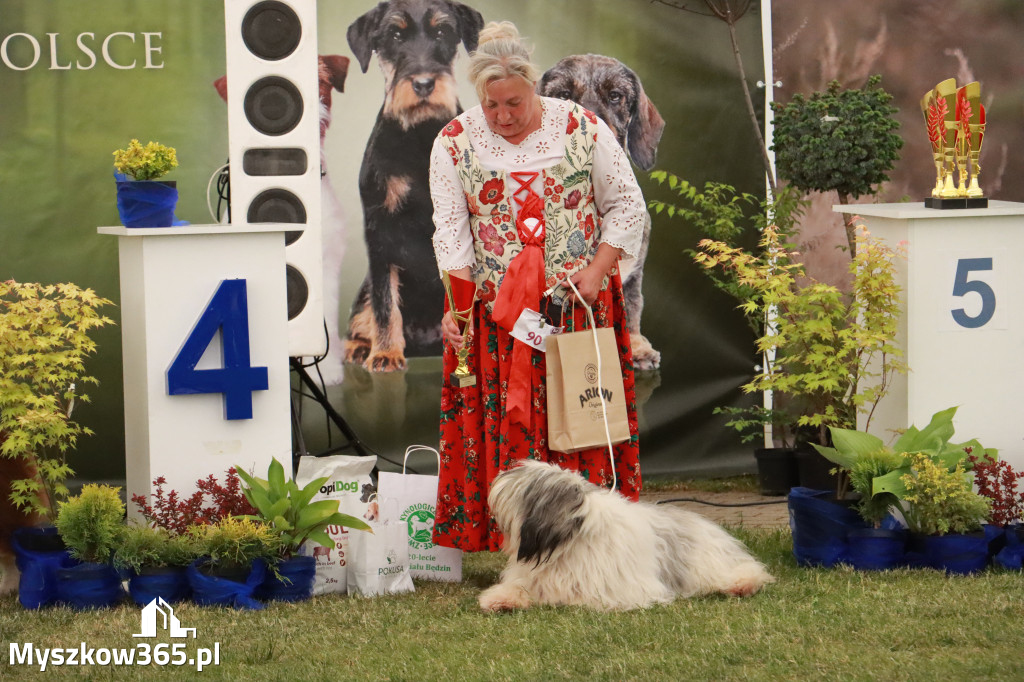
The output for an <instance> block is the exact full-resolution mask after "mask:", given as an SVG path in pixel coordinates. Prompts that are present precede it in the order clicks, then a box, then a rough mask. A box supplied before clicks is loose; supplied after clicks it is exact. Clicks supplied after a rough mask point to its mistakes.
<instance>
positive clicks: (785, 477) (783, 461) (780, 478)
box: [754, 448, 800, 495]
mask: <svg viewBox="0 0 1024 682" xmlns="http://www.w3.org/2000/svg"><path fill="white" fill-rule="evenodd" d="M754 459H756V460H757V483H758V485H759V486H760V489H761V494H762V495H788V494H789V489H790V488H794V487H796V486H798V485H800V475H799V472H798V470H797V464H796V451H795V450H794V449H793V448H758V449H757V450H754Z"/></svg>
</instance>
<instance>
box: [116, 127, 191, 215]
mask: <svg viewBox="0 0 1024 682" xmlns="http://www.w3.org/2000/svg"><path fill="white" fill-rule="evenodd" d="M177 166H178V157H177V153H176V151H175V149H174V147H165V146H164V145H162V144H160V143H158V142H148V143H147V144H146V145H145V146H143V145H141V144H139V141H138V140H135V139H133V140H132V141H131V142H130V143H129V144H128V146H127V147H126V148H124V149H118V150H116V151H115V152H114V169H115V172H114V178H115V180H116V182H117V210H118V213H119V214H120V216H121V223H122V224H123V225H124V226H125V227H168V226H171V225H173V224H174V223H175V219H174V208H175V206H176V205H177V203H178V188H177V183H176V182H175V181H173V180H159V178H162V177H163V176H164V175H166V174H167V173H169V172H170V171H171V170H173V169H174V168H176V167H177Z"/></svg>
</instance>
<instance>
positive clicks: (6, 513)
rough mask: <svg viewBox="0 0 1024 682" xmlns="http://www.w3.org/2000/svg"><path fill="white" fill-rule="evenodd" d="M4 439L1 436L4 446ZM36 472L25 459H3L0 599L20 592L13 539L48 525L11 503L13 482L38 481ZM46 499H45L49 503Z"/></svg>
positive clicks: (0, 478)
mask: <svg viewBox="0 0 1024 682" xmlns="http://www.w3.org/2000/svg"><path fill="white" fill-rule="evenodd" d="M2 440H3V438H2V436H0V442H2ZM35 477H36V469H35V465H33V464H32V462H31V461H29V460H26V459H24V458H22V457H16V458H13V459H12V458H9V457H0V595H4V594H8V593H10V592H14V591H15V590H17V589H18V575H19V574H18V567H17V565H15V563H14V550H13V549H12V548H11V536H12V534H13V533H14V531H15V530H17V529H18V528H24V527H26V526H35V525H38V524H40V523H43V522H44V521H45V519H44V518H42V517H41V516H37V515H35V514H26V513H25V512H23V511H22V510H20V509H18V508H17V507H15V506H14V503H13V502H11V500H10V494H11V481H19V480H21V479H25V478H35ZM45 499H46V498H44V501H45Z"/></svg>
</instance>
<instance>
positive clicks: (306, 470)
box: [295, 455, 377, 594]
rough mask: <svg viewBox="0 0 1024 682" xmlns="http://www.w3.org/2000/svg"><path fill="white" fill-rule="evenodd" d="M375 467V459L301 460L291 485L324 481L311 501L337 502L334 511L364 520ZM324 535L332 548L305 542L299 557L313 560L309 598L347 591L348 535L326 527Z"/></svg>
mask: <svg viewBox="0 0 1024 682" xmlns="http://www.w3.org/2000/svg"><path fill="white" fill-rule="evenodd" d="M376 465H377V458H376V457H375V456H369V457H359V456H354V455H331V456H329V457H302V458H300V459H299V470H298V472H297V473H296V474H295V483H296V485H298V486H299V487H300V488H302V487H303V486H305V485H307V484H308V483H309V482H310V481H312V480H315V479H317V478H323V477H325V476H326V477H327V481H326V482H324V484H323V485H322V486H321V487H320V492H318V493H317V494H316V495H315V496H314V497H313V501H314V502H315V501H317V500H338V502H339V504H338V511H340V512H342V513H343V514H349V515H351V516H355V517H356V518H360V519H361V518H366V516H367V512H368V509H369V505H370V496H371V495H372V494H373V493H374V492H375V489H374V485H373V481H372V480H371V478H370V472H371V471H373V468H374V467H375V466H376ZM327 534H328V535H330V536H331V540H333V541H334V546H333V547H322V546H321V545H319V544H317V543H315V542H306V543H305V544H304V545H303V546H302V553H303V554H305V555H307V556H312V557H313V558H314V559H316V580H315V581H314V582H313V594H327V593H330V592H341V593H346V592H347V591H348V556H349V532H348V529H347V528H341V527H340V526H329V527H328V528H327Z"/></svg>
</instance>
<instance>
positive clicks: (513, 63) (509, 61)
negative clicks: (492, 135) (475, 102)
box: [469, 21, 540, 101]
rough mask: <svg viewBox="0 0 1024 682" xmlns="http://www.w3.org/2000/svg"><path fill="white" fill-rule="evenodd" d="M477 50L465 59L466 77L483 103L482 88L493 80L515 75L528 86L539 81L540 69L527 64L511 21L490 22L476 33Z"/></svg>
mask: <svg viewBox="0 0 1024 682" xmlns="http://www.w3.org/2000/svg"><path fill="white" fill-rule="evenodd" d="M478 41H479V42H478V43H477V48H476V50H475V51H474V52H473V54H471V55H470V56H469V78H470V80H471V81H473V86H474V87H475V88H476V94H477V97H479V98H480V100H481V101H483V100H484V99H485V97H486V93H485V90H484V89H485V88H486V87H487V84H488V83H490V82H491V81H493V80H500V79H502V78H511V77H513V76H517V77H519V78H522V79H523V80H525V81H526V82H528V83H529V84H530V85H531V86H533V85H536V84H537V81H538V80H540V69H538V68H537V66H536V65H535V64H534V63H533V62H531V61H530V51H529V50H527V48H526V46H525V45H524V44H523V41H522V40H521V39H520V37H519V29H517V28H516V25H515V24H513V23H512V22H511V21H502V22H496V21H492V22H490V23H489V24H487V25H486V26H484V27H483V29H482V30H481V31H480V37H479V38H478Z"/></svg>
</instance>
